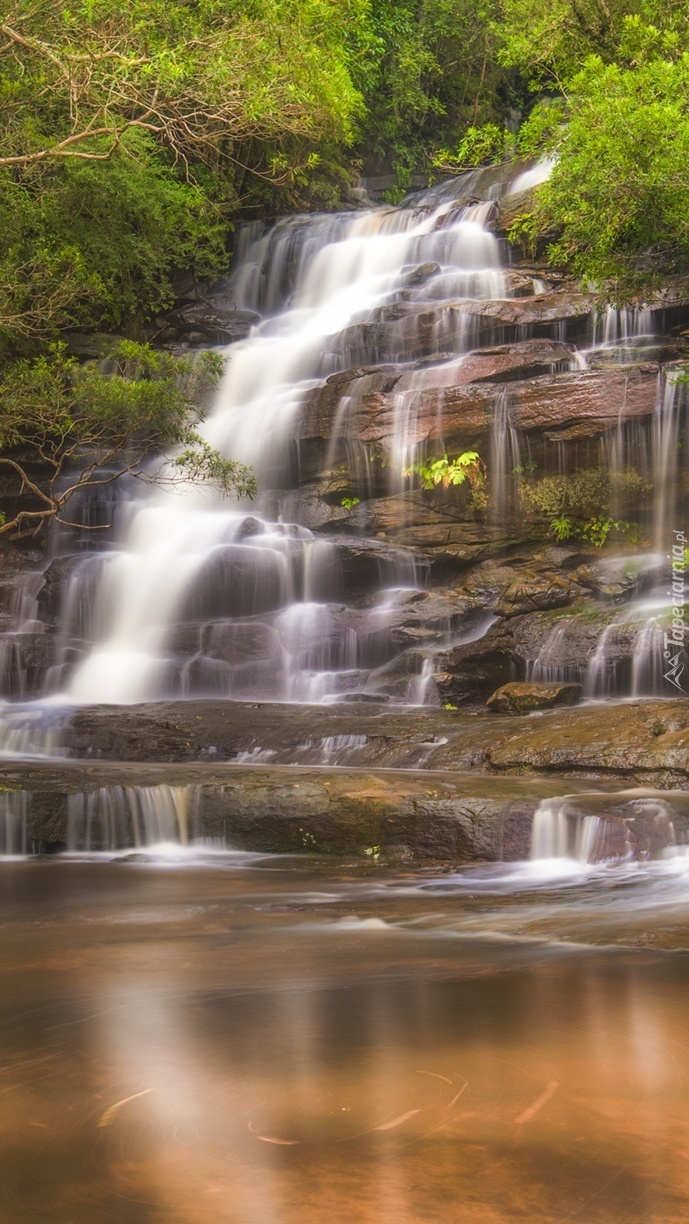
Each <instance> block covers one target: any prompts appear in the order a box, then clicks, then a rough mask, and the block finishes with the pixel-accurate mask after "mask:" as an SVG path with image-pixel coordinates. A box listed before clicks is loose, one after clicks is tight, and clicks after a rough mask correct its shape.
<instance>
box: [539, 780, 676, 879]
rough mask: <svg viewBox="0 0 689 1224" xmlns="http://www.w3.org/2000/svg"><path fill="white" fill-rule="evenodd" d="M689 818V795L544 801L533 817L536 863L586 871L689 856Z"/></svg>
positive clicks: (625, 794) (641, 793)
mask: <svg viewBox="0 0 689 1224" xmlns="http://www.w3.org/2000/svg"><path fill="white" fill-rule="evenodd" d="M688 817H689V795H687V793H686V792H685V791H674V792H673V791H655V790H650V789H642V788H640V789H637V790H627V791H617V792H611V793H606V792H605V791H592V792H590V793H581V794H576V795H562V796H560V797H558V798H553V799H542V800H541V802H540V803H539V804H538V807H537V808H536V810H535V812H534V816H533V825H532V832H531V859H532V860H533V861H538V862H540V861H542V860H559V861H561V860H569V861H570V862H571V863H573V864H577V865H578V866H579V867H582V866H587V865H589V866H590V865H594V864H596V863H604V864H624V863H633V862H636V863H639V862H641V863H645V862H649V861H651V860H654V859H657V860H664V859H671V858H675V857H679V858H685V857H686V855H687V833H688Z"/></svg>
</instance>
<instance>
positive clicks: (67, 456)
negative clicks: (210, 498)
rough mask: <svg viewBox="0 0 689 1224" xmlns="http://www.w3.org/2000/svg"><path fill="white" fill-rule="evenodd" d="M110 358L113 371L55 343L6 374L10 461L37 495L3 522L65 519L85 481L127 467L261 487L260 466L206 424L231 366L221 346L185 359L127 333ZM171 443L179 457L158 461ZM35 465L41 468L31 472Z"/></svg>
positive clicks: (224, 486)
mask: <svg viewBox="0 0 689 1224" xmlns="http://www.w3.org/2000/svg"><path fill="white" fill-rule="evenodd" d="M109 366H110V369H109V371H108V372H103V371H102V370H100V369H99V368H97V367H96V366H94V365H89V366H79V365H78V364H77V363H76V362H75V361H74V359H72V358H69V357H67V356H66V354H65V349H64V346H62V345H54V346H52V348H51V350H50V352H49V353H48V354H47V355H45V356H40V357H37V358H34V359H33V360H23V361H16V362H13V363H12V364H11V365H9V366H8V367H7V368H6V370H5V372H4V374H3V375H2V376H1V377H0V451H2V452H3V453H2V455H0V466H1V467H4V468H5V469H6V470H8V471H9V472H11V473H14V475H15V476H16V478H17V480H18V481H19V484H20V486H21V490H22V491H24V492H26V493H28V494H29V495H30V500H31V503H32V504H31V507H30V508H28V507H27V508H26V509H24V508H22V509H21V510H20V511H19V513H18V514H17V515H16V517H15V518H13V519H11V520H9V521H5V522H4V523H3V524H2V526H0V531H2V532H4V531H13V532H15V533H16V534H20V533H21V532H22V531H25V530H27V529H33V530H38V529H40V527H41V526H43V524H44V523H45V522H47V521H48V520H49V519H51V518H57V519H58V520H59V521H63V522H64V521H66V520H65V518H64V510H65V507H66V505H67V503H68V502H69V501H70V500H71V498H72V497H73V496H74V494H75V493H76V492H77V491H78V490H81V489H83V488H84V487H86V486H89V485H93V484H105V483H110V482H111V481H113V480H116V479H117V478H118V477H119V476H121V475H123V474H124V473H125V472H128V473H130V474H131V475H134V476H138V477H139V478H141V479H143V480H146V481H148V482H150V483H157V484H164V485H175V484H179V483H186V482H188V481H190V480H191V481H194V482H197V483H205V484H207V485H209V486H211V487H213V488H215V489H217V490H219V491H220V492H221V493H222V494H224V495H227V494H230V493H231V494H234V495H235V496H239V497H251V496H253V494H254V492H255V488H256V485H255V480H254V477H253V473H252V472H251V470H250V469H248V468H246V467H244V466H242V465H241V464H238V463H235V462H234V461H233V460H231V459H226V458H224V457H223V456H222V455H220V454H219V453H218V452H217V451H215V450H214V449H213V448H212V447H210V446H209V445H208V444H207V443H206V442H205V440H204V439H203V437H202V436H201V435H200V434H199V432H198V426H199V424H200V423H201V421H202V420H203V407H202V400H203V397H204V395H206V394H207V392H208V391H209V390H210V389H211V388H212V387H213V386H214V385H215V383H216V382H217V380H218V378H219V376H220V373H221V370H222V361H221V359H220V358H219V356H218V354H216V353H203V354H201V355H200V356H199V357H198V358H197V359H196V360H194V359H192V358H176V357H173V356H172V355H171V354H169V353H164V352H156V351H154V350H152V349H150V348H149V347H148V346H146V345H139V344H135V343H133V342H132V341H124V342H123V343H121V344H120V345H118V346H117V347H116V348H115V349H113V352H112V354H111V357H110V361H109ZM17 448H21V449H20V450H19V451H18V450H17ZM171 448H174V449H175V451H176V454H174V456H173V458H172V459H171V460H170V461H169V463H168V464H165V463H162V464H161V465H160V466H159V467H158V469H155V468H152V467H151V460H152V459H153V458H154V457H155V456H156V455H158V454H160V452H161V451H163V450H166V449H171ZM29 468H31V471H32V473H33V472H34V470H35V471H36V472H37V473H38V474H37V475H36V474H33V475H31V476H30V475H29Z"/></svg>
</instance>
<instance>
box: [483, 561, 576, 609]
mask: <svg viewBox="0 0 689 1224" xmlns="http://www.w3.org/2000/svg"><path fill="white" fill-rule="evenodd" d="M576 591H577V588H576V587H575V586H574V585H573V584H572V583H571V582H568V581H567V579H566V578H559V577H557V576H556V575H552V574H536V573H529V572H528V571H527V572H526V573H521V574H519V575H518V576H517V577H516V578H513V580H512V581H511V582H510V583H509V585H508V586H507V587H506V588H505V590H504V591H503V592H502V594H501V596H500V599H499V600H498V603H497V606H496V609H495V611H496V613H497V615H498V616H506V617H510V616H519V615H521V614H523V613H525V612H542V611H545V610H546V609H548V608H562V607H564V606H565V605H566V604H569V603H571V602H572V599H573V598H574V595H575V593H576Z"/></svg>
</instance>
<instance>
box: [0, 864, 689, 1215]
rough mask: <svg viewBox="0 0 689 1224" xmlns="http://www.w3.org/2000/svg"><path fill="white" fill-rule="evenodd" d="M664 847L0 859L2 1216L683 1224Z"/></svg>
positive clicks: (677, 898) (685, 1145) (681, 1069)
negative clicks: (445, 858)
mask: <svg viewBox="0 0 689 1224" xmlns="http://www.w3.org/2000/svg"><path fill="white" fill-rule="evenodd" d="M688 867H689V863H687V861H686V860H685V859H684V858H683V857H682V856H676V857H675V858H673V859H670V860H665V861H660V862H658V863H655V864H652V865H651V864H646V865H644V864H641V865H638V864H637V865H627V866H626V867H624V866H622V867H618V868H617V869H614V868H612V867H610V866H605V865H599V866H597V867H596V866H589V867H587V866H586V865H584V864H578V865H575V864H574V863H569V864H568V865H567V866H566V867H565V866H563V864H562V863H561V862H557V861H555V860H553V861H552V862H550V863H549V864H544V863H543V862H535V863H527V864H512V865H510V866H504V865H494V866H492V867H484V868H472V869H467V870H466V871H464V872H457V870H456V869H454V868H451V867H450V866H449V865H437V866H434V867H432V868H428V869H426V870H423V871H422V870H419V869H412V868H409V869H400V868H399V867H397V868H390V867H385V866H384V865H382V864H379V863H377V862H375V861H373V860H371V861H370V862H365V863H364V865H362V864H361V860H359V861H358V863H354V864H352V863H345V862H333V861H325V860H319V859H317V858H310V857H307V856H304V857H301V858H299V857H298V858H294V859H290V860H286V859H278V858H259V857H257V856H250V855H240V854H231V853H230V854H212V853H210V852H209V853H207V854H206V855H205V858H204V857H203V855H202V856H201V857H198V855H197V857H194V856H190V855H186V856H185V854H184V852H183V851H182V850H180V849H177V850H176V851H175V852H174V853H169V854H168V856H167V857H165V856H163V857H159V856H157V854H156V853H155V852H154V853H153V854H152V855H149V856H132V857H125V858H124V859H120V860H119V861H114V860H112V859H107V858H105V857H103V858H92V859H83V858H82V859H78V858H73V859H66V860H65V859H64V858H63V859H61V860H40V859H33V860H24V861H17V862H14V863H9V862H6V863H5V864H4V865H3V871H2V877H1V882H0V889H1V894H0V895H1V901H0V915H1V918H2V922H3V929H4V937H3V943H4V956H3V968H2V975H3V980H2V989H1V990H0V1042H1V1044H0V1051H1V1053H0V1068H1V1078H0V1090H1V1092H2V1103H3V1107H2V1110H1V1111H0V1128H1V1130H2V1136H1V1140H0V1141H1V1143H2V1147H3V1150H4V1153H5V1160H4V1162H3V1163H4V1174H3V1177H2V1190H1V1191H0V1196H1V1197H0V1218H1V1219H2V1220H3V1221H8V1224H9V1222H12V1224H14V1222H15V1221H17V1222H19V1221H24V1220H27V1221H28V1220H33V1221H40V1220H49V1221H55V1222H58V1221H59V1224H81V1222H82V1221H84V1222H85V1221H88V1222H89V1224H92V1222H93V1224H100V1222H102V1224H114V1222H115V1221H117V1222H119V1221H125V1220H126V1221H127V1222H128V1224H216V1222H217V1224H296V1222H297V1221H299V1222H300V1224H301V1222H304V1224H311V1222H313V1224H321V1222H322V1221H324V1220H329V1221H337V1222H338V1224H339V1222H341V1224H345V1222H347V1224H348V1222H350V1221H352V1222H359V1221H360V1222H362V1224H363V1222H364V1221H366V1222H369V1221H370V1222H371V1224H373V1222H375V1224H388V1222H389V1224H407V1222H409V1224H412V1222H413V1224H417V1222H420V1221H438V1222H442V1224H446V1222H448V1221H455V1220H459V1221H465V1220H466V1221H476V1222H477V1224H478V1222H486V1224H488V1222H490V1224H498V1222H500V1224H502V1222H503V1221H505V1222H507V1221H539V1222H543V1224H545V1222H548V1224H549V1222H551V1221H552V1222H553V1224H555V1222H557V1224H561V1222H563V1221H570V1220H571V1221H579V1222H580V1224H598V1222H600V1224H613V1222H614V1224H623V1222H630V1224H631V1222H634V1224H636V1222H640V1221H644V1222H646V1221H648V1222H651V1221H653V1222H655V1221H657V1222H658V1224H660V1222H662V1224H672V1222H674V1221H677V1222H679V1221H684V1220H686V1218H687V1202H688V1196H689V1114H688V1112H687V1106H686V1102H687V1084H688V1081H689V1020H688V1018H687V1010H686V998H687V983H688V980H689V958H688V956H687V952H686V951H685V950H682V949H683V948H684V949H686V948H687V946H689V941H688V939H687V935H688V932H687V921H686V895H687V874H688V873H687V868H688Z"/></svg>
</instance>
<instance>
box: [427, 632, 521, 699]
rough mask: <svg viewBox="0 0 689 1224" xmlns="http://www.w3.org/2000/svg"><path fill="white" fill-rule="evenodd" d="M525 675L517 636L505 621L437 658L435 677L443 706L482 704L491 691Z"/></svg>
mask: <svg viewBox="0 0 689 1224" xmlns="http://www.w3.org/2000/svg"><path fill="white" fill-rule="evenodd" d="M523 675H524V666H523V663H522V661H521V659H520V658H519V656H518V654H517V652H516V651H515V648H514V638H513V636H512V634H511V633H510V631H509V629H508V628H507V627H506V626H505V625H504V624H502V623H499V624H497V625H495V626H494V627H493V628H492V629H490V630H489V632H488V633H487V634H486V636H485V637H483V638H481V639H480V640H479V641H477V642H468V643H466V644H465V645H463V646H455V647H454V649H452V650H449V651H448V652H447V653H446V654H443V655H440V656H439V657H438V659H437V663H436V669H435V671H434V672H433V680H434V681H435V684H436V685H437V688H438V692H439V694H440V700H441V703H442V704H443V705H452V706H457V707H460V706H466V705H478V704H483V703H484V702H485V701H487V700H488V698H489V697H490V695H491V693H494V692H495V690H496V689H498V688H501V687H502V686H503V685H504V684H507V683H508V682H509V681H510V680H513V679H519V678H520V677H523Z"/></svg>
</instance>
